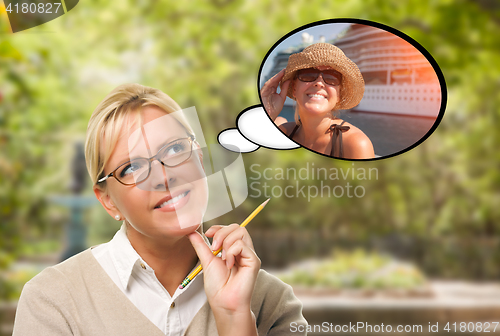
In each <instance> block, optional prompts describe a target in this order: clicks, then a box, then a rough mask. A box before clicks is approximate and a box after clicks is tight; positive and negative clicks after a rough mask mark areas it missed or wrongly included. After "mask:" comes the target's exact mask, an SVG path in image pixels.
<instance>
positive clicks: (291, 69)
mask: <svg viewBox="0 0 500 336" xmlns="http://www.w3.org/2000/svg"><path fill="white" fill-rule="evenodd" d="M279 85H280V86H281V92H280V93H277V89H278V86H279ZM364 90H365V83H364V80H363V77H362V75H361V72H360V71H359V69H358V67H357V66H356V64H355V63H354V62H352V61H351V60H350V59H349V58H347V56H345V54H344V53H343V52H342V50H340V49H339V48H337V47H336V46H334V45H332V44H329V43H316V44H313V45H310V46H308V47H307V48H305V49H304V50H303V51H301V52H300V53H296V54H292V55H291V56H290V58H289V59H288V64H287V66H286V68H285V69H283V70H282V71H280V72H279V73H278V74H276V75H275V76H274V77H272V78H271V79H269V80H268V81H267V82H266V83H265V84H264V86H263V87H262V89H261V91H260V94H261V97H262V102H263V104H264V108H265V110H266V111H267V113H268V114H269V116H270V117H271V119H272V120H273V121H276V120H277V118H278V115H279V114H280V112H281V110H282V109H283V105H284V103H285V99H286V97H287V96H288V97H290V98H291V99H293V100H295V102H296V109H295V121H294V122H287V123H279V125H278V127H279V128H280V129H281V130H282V131H283V132H284V133H285V134H286V135H287V136H288V137H289V138H290V139H292V140H294V141H295V142H297V143H299V144H300V145H302V146H303V147H306V148H309V149H311V150H313V151H315V152H318V153H321V154H325V155H328V156H332V157H337V158H345V159H371V158H374V156H375V154H374V151H373V145H372V143H371V141H370V139H369V138H368V137H367V136H366V135H365V134H364V133H363V132H362V131H361V130H360V129H359V128H357V127H355V126H353V125H351V124H349V123H348V122H346V121H344V120H342V119H339V118H337V116H336V113H335V111H337V110H344V109H350V108H353V107H354V106H356V105H358V104H359V102H360V101H361V99H362V98H363V93H364Z"/></svg>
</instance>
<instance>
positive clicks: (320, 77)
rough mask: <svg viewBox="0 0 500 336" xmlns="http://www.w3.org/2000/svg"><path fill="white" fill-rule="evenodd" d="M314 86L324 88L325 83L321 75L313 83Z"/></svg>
mask: <svg viewBox="0 0 500 336" xmlns="http://www.w3.org/2000/svg"><path fill="white" fill-rule="evenodd" d="M314 85H319V86H325V81H324V80H323V75H322V74H319V76H318V78H316V80H315V81H314Z"/></svg>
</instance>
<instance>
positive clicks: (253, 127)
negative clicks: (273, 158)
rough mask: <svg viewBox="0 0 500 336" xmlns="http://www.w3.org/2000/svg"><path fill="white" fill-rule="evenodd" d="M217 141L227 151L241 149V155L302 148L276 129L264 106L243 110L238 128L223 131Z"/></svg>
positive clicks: (239, 117) (238, 119)
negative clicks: (257, 151)
mask: <svg viewBox="0 0 500 336" xmlns="http://www.w3.org/2000/svg"><path fill="white" fill-rule="evenodd" d="M217 140H218V142H219V143H220V144H221V146H223V147H224V148H226V149H227V150H230V151H235V150H236V149H239V152H241V153H249V152H253V151H256V150H257V149H259V147H265V148H270V149H278V150H284V149H294V148H299V147H300V145H298V144H296V143H295V142H293V141H292V140H290V139H289V138H288V137H287V136H286V135H284V134H283V133H282V132H281V131H280V130H279V129H278V128H277V127H276V125H275V124H274V123H273V122H272V121H271V119H269V117H268V115H267V113H266V111H265V110H264V108H263V107H262V105H254V106H250V107H249V108H247V109H245V110H243V111H242V112H241V113H240V114H239V115H238V117H237V118H236V128H228V129H225V130H223V131H222V132H220V133H219V135H218V137H217Z"/></svg>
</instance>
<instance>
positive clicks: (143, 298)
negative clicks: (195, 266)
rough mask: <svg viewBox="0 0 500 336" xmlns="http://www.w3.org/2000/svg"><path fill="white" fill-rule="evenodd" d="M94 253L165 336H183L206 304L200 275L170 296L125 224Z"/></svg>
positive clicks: (116, 281)
mask: <svg viewBox="0 0 500 336" xmlns="http://www.w3.org/2000/svg"><path fill="white" fill-rule="evenodd" d="M92 253H93V255H94V257H95V258H96V259H97V261H98V262H99V264H100V265H101V266H102V268H104V270H105V271H106V273H107V274H108V275H109V277H110V278H111V279H112V280H113V282H114V283H115V284H116V285H117V286H118V288H120V290H121V291H122V292H123V293H124V294H125V295H126V296H127V298H128V299H129V300H130V301H132V303H133V304H134V305H135V306H136V307H137V308H138V309H139V310H140V311H141V312H142V313H143V314H144V315H146V317H147V318H148V319H149V320H151V322H153V323H154V324H155V325H156V326H157V327H158V328H159V329H160V330H161V331H163V333H164V334H165V335H169V336H174V335H175V336H177V335H178V336H181V335H182V334H183V333H184V331H185V330H186V328H187V327H188V325H189V323H190V322H191V320H192V319H193V317H194V316H195V315H196V313H197V312H198V310H200V308H201V307H202V306H203V305H204V304H205V302H206V301H207V296H206V294H205V290H204V288H203V276H202V275H201V276H200V274H198V276H197V277H195V278H194V279H193V280H192V281H191V282H190V283H189V284H188V285H187V286H186V287H185V288H184V289H177V290H176V291H175V293H174V295H173V296H170V294H169V293H168V291H167V290H166V289H165V288H164V287H163V286H162V284H161V283H160V281H158V279H157V278H156V275H155V272H154V270H153V269H152V268H151V267H149V265H148V264H147V263H146V262H145V261H144V260H142V258H141V257H140V255H139V254H138V253H137V252H136V251H135V250H134V248H133V247H132V245H131V244H130V241H129V240H128V238H127V234H126V228H125V224H123V225H122V227H121V228H120V230H118V232H117V233H116V234H115V236H114V237H113V239H112V240H111V241H109V242H108V243H105V244H102V245H99V246H97V247H95V248H93V249H92Z"/></svg>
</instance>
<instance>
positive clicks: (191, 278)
mask: <svg viewBox="0 0 500 336" xmlns="http://www.w3.org/2000/svg"><path fill="white" fill-rule="evenodd" d="M270 199H271V198H268V199H267V200H266V201H265V202H264V203H262V204H261V205H259V206H258V207H257V209H255V210H254V211H253V212H252V213H251V214H250V216H248V217H247V218H246V219H245V220H244V221H243V223H241V224H240V226H241V227H245V226H247V224H248V223H250V221H251V220H252V219H254V217H255V216H257V214H258V213H259V212H260V211H261V210H262V209H264V207H265V206H266V204H267V202H269V200H270ZM221 251H222V246H221V247H220V248H219V249H218V250H217V251H213V252H212V253H213V254H214V255H217V254H219V253H220V252H221ZM202 269H203V267H202V266H201V264H200V265H198V267H196V269H195V270H194V271H192V272H191V273H190V274H189V275H188V276H187V277H186V279H184V280H183V281H182V282H181V284H180V285H179V289H183V288H184V287H186V286H187V285H188V283H190V282H191V281H192V280H193V279H194V277H195V276H197V275H198V273H200V272H201V270H202Z"/></svg>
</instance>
